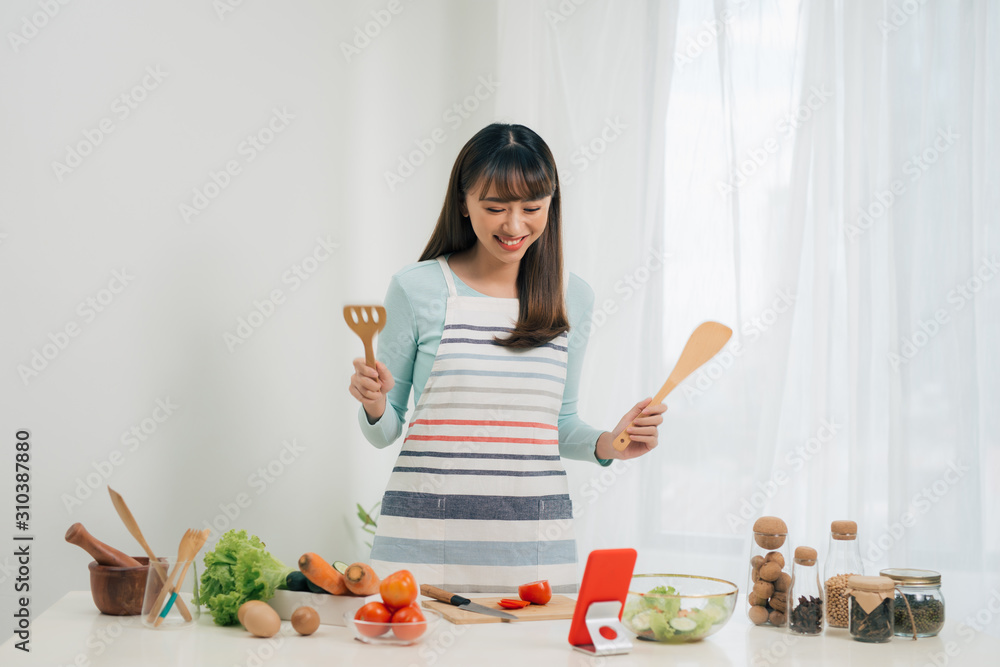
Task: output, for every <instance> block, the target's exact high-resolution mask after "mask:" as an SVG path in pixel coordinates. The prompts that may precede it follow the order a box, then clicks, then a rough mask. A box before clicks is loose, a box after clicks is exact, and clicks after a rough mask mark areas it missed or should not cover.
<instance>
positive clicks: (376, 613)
mask: <svg viewBox="0 0 1000 667" xmlns="http://www.w3.org/2000/svg"><path fill="white" fill-rule="evenodd" d="M354 620H355V621H365V623H379V625H366V624H365V623H359V624H357V625H355V626H354V627H356V628H357V629H358V632H360V633H361V634H363V635H365V636H366V637H378V636H379V635H384V634H385V633H387V632H389V622H390V621H391V620H392V612H390V611H389V610H388V609H387V608H386V606H385V605H384V604H382V603H381V602H369V603H368V604H366V605H365V606H363V607H362V608H361V609H358V613H356V614H355V615H354ZM383 624H384V625H383Z"/></svg>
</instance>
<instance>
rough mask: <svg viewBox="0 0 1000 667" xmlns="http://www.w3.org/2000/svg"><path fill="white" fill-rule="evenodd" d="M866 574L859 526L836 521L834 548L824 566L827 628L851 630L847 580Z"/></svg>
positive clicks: (832, 538) (833, 539)
mask: <svg viewBox="0 0 1000 667" xmlns="http://www.w3.org/2000/svg"><path fill="white" fill-rule="evenodd" d="M864 573H865V566H864V563H863V561H862V560H861V550H860V549H859V548H858V524H857V523H855V522H854V521H834V522H833V523H831V524H830V546H829V548H827V551H826V564H825V565H824V566H823V581H824V582H826V583H825V584H824V590H825V594H826V623H827V625H829V626H830V627H833V628H846V627H847V624H848V618H847V579H848V578H849V577H850V576H851V575H855V574H861V575H863V574H864Z"/></svg>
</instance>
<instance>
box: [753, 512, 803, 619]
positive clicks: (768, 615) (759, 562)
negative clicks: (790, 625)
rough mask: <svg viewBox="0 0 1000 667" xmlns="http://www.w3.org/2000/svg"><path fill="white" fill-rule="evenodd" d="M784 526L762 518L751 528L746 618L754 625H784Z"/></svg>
mask: <svg viewBox="0 0 1000 667" xmlns="http://www.w3.org/2000/svg"><path fill="white" fill-rule="evenodd" d="M786 563H787V564H788V568H790V567H791V558H789V557H788V526H786V525H785V522H784V521H782V520H781V519H779V518H778V517H774V516H762V517H761V518H759V519H757V521H756V523H754V525H753V541H752V542H751V544H750V563H749V565H750V567H749V572H748V575H747V602H749V604H750V606H749V607H748V608H747V617H748V618H749V619H750V620H751V621H752V622H753V623H754V624H755V625H765V624H768V623H769V624H771V625H777V626H783V625H784V624H785V613H786V611H787V607H788V590H789V588H791V584H792V576H791V574H789V573H788V568H786Z"/></svg>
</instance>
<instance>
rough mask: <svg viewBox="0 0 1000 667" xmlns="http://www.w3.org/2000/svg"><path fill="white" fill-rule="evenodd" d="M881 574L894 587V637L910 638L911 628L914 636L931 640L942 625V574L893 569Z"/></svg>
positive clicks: (929, 571) (911, 634) (930, 571)
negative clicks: (914, 630) (889, 580)
mask: <svg viewBox="0 0 1000 667" xmlns="http://www.w3.org/2000/svg"><path fill="white" fill-rule="evenodd" d="M880 574H881V575H882V576H883V577H889V578H890V579H892V580H893V581H894V582H895V584H896V603H895V612H894V616H895V625H896V635H898V636H900V637H912V636H913V627H914V626H916V629H917V633H916V634H917V637H934V636H935V635H937V633H939V632H941V628H942V627H943V626H944V595H942V594H941V575H940V574H939V573H938V572H934V571H933V570H910V569H902V568H892V569H888V570H882V572H881V573H880ZM904 596H905V599H904ZM907 605H909V608H907ZM911 613H912V614H913V621H912V622H911V621H910V614H911Z"/></svg>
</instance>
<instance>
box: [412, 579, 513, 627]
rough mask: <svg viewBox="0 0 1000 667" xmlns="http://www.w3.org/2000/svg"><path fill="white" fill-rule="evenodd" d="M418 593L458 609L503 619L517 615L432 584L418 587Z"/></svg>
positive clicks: (509, 619) (511, 619) (510, 618)
mask: <svg viewBox="0 0 1000 667" xmlns="http://www.w3.org/2000/svg"><path fill="white" fill-rule="evenodd" d="M420 594H421V595H426V596H427V597H429V598H434V599H435V600H440V601H441V602H447V603H448V604H451V605H455V606H456V607H458V608H459V609H464V610H466V611H474V612H476V613H477V614H486V615H487V616H496V617H497V618H499V619H501V620H503V621H516V620H517V616H514V614H508V613H507V612H505V611H500V610H499V609H490V608H489V607H484V606H483V605H481V604H476V603H475V602H473V601H472V600H470V599H469V598H463V597H462V596H461V595H453V594H451V593H449V592H448V591H445V590H441V589H440V588H435V587H434V586H428V585H427V584H424V585H422V586H421V587H420Z"/></svg>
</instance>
